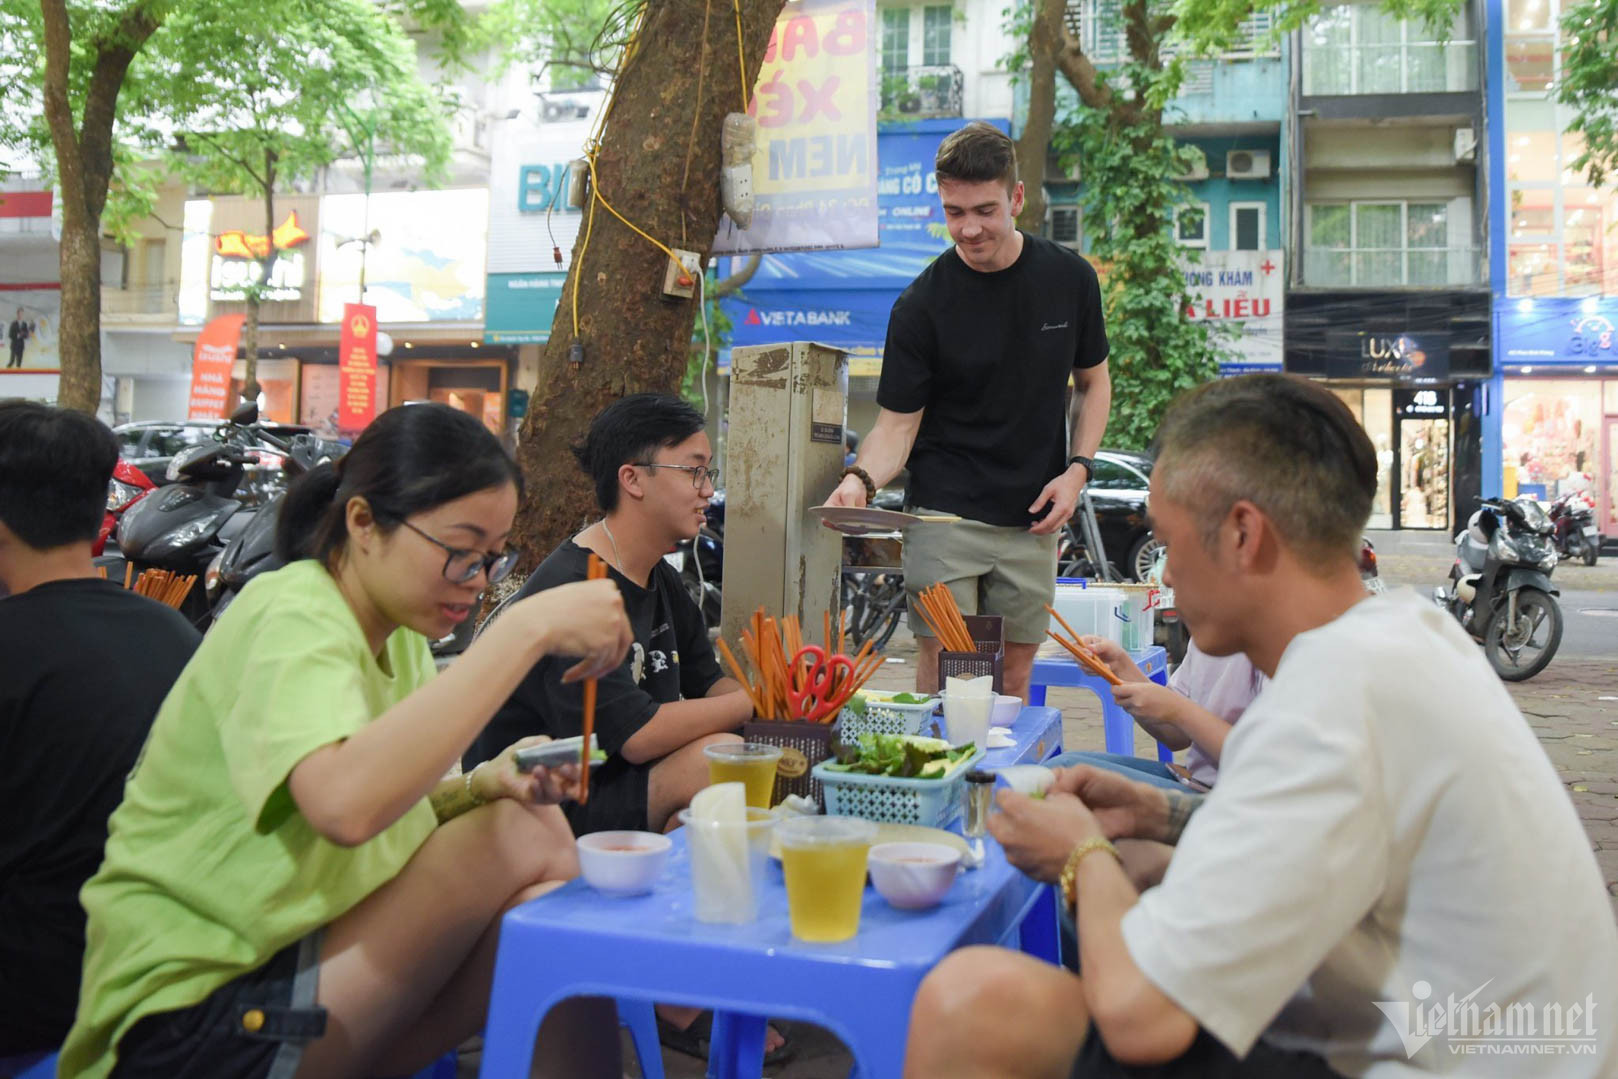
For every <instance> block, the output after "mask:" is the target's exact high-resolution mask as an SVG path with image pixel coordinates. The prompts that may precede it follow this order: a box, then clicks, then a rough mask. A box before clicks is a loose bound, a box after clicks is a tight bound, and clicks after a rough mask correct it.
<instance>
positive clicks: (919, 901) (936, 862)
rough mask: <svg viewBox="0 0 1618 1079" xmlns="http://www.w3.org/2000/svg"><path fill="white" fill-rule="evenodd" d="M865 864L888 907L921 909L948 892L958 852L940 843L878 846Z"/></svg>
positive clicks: (932, 903) (955, 867)
mask: <svg viewBox="0 0 1618 1079" xmlns="http://www.w3.org/2000/svg"><path fill="white" fill-rule="evenodd" d="M866 864H867V865H868V866H870V869H871V883H872V884H874V885H876V890H877V893H878V894H880V895H881V896H882V898H883V899H886V900H887V901H888V903H889V905H890V906H895V907H898V908H899V909H900V910H922V909H924V908H926V907H931V906H934V905H936V904H937V903H938V902H939V901H941V900H942V899H943V898H944V896H945V895H946V894H948V893H949V889H950V885H952V884H954V883H955V871H956V870H957V869H958V868H959V867H960V864H961V852H960V851H958V850H956V849H955V848H954V847H950V846H945V845H944V844H943V843H878V844H877V845H876V846H874V847H872V848H871V853H870V855H869V857H868V858H867V862H866Z"/></svg>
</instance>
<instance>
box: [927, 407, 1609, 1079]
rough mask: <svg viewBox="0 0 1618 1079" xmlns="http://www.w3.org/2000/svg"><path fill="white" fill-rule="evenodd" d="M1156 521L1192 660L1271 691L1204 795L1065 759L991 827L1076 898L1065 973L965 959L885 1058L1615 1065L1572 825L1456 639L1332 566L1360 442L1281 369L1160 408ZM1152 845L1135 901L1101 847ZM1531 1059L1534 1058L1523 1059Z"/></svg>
mask: <svg viewBox="0 0 1618 1079" xmlns="http://www.w3.org/2000/svg"><path fill="white" fill-rule="evenodd" d="M1159 447H1160V449H1159V457H1158V464H1157V466H1156V468H1155V469H1154V471H1153V476H1152V515H1153V517H1154V519H1155V522H1154V528H1155V531H1156V533H1157V535H1158V536H1160V537H1162V538H1163V539H1164V540H1165V542H1166V543H1167V545H1168V550H1169V555H1168V580H1169V581H1170V582H1171V583H1172V584H1173V586H1174V588H1175V595H1176V600H1177V602H1178V603H1179V606H1180V608H1181V609H1182V611H1184V612H1185V614H1186V617H1187V619H1188V621H1189V622H1190V623H1191V624H1193V625H1195V626H1196V627H1197V640H1198V642H1199V644H1200V645H1201V647H1202V648H1203V649H1204V650H1205V651H1207V652H1208V653H1209V654H1210V655H1216V656H1218V655H1230V654H1234V653H1236V652H1243V653H1245V654H1246V655H1247V656H1248V657H1249V658H1250V659H1251V660H1252V662H1253V664H1254V666H1256V667H1257V668H1258V669H1259V670H1261V671H1263V672H1264V673H1265V674H1266V675H1268V676H1270V677H1271V679H1272V681H1271V682H1270V684H1269V686H1268V687H1267V688H1266V689H1265V691H1264V694H1263V696H1262V697H1261V698H1259V700H1257V701H1256V702H1254V704H1253V705H1252V707H1251V708H1249V709H1248V711H1247V712H1246V714H1245V715H1244V716H1243V717H1242V721H1241V723H1239V724H1237V726H1236V727H1235V728H1234V729H1233V730H1232V731H1231V732H1230V736H1229V738H1228V739H1227V740H1226V742H1225V745H1224V751H1223V754H1222V758H1221V761H1220V770H1219V783H1218V785H1217V786H1216V787H1215V788H1214V790H1213V792H1212V793H1211V794H1209V795H1207V796H1206V798H1202V799H1199V798H1197V797H1196V796H1193V795H1189V794H1185V793H1181V792H1177V791H1171V790H1164V789H1161V788H1155V787H1150V786H1147V785H1145V784H1140V783H1133V782H1131V781H1129V780H1127V779H1124V778H1123V777H1121V776H1118V775H1116V774H1113V773H1109V772H1103V771H1099V770H1096V769H1090V768H1074V769H1070V770H1068V771H1065V772H1063V773H1062V774H1061V775H1060V776H1059V778H1058V781H1057V784H1056V787H1055V788H1053V791H1052V792H1051V794H1049V795H1048V796H1047V797H1046V798H1045V799H1044V800H1042V801H1034V800H1031V799H1027V798H1024V797H1022V796H1020V795H1013V794H1009V793H1007V794H1002V795H1001V797H1000V806H1001V809H1002V810H1003V812H1002V813H1001V814H999V815H998V816H997V817H996V818H994V820H993V821H992V823H991V829H992V831H993V832H994V834H995V836H996V838H997V839H999V840H1000V842H1001V844H1002V845H1003V846H1004V847H1005V849H1006V853H1007V856H1008V857H1009V858H1010V859H1011V860H1012V862H1014V863H1015V864H1016V865H1018V866H1019V867H1021V868H1022V869H1023V870H1024V871H1025V872H1027V873H1029V874H1030V875H1031V876H1034V877H1036V878H1039V879H1042V880H1047V881H1053V882H1055V881H1061V882H1062V884H1063V885H1064V888H1063V891H1064V896H1065V898H1066V900H1067V902H1069V903H1070V904H1072V903H1075V902H1076V910H1077V914H1076V917H1077V921H1078V930H1079V945H1080V961H1081V970H1082V971H1083V975H1082V978H1081V977H1076V976H1074V975H1072V974H1069V973H1068V972H1066V971H1064V970H1060V969H1057V968H1054V967H1051V966H1048V965H1046V964H1043V963H1040V962H1038V961H1036V960H1033V959H1031V958H1028V957H1026V956H1022V955H1020V954H1017V953H1013V952H1007V951H1002V950H999V949H992V948H977V949H967V950H965V951H962V952H959V953H956V954H955V955H953V956H951V957H950V958H949V959H948V960H946V961H945V962H944V963H943V964H941V965H940V966H939V967H938V969H937V970H935V971H934V972H933V973H932V974H931V975H930V976H929V977H928V979H927V980H926V981H925V982H924V983H923V985H922V987H921V991H920V992H919V993H918V994H917V998H916V1003H915V1008H914V1012H913V1016H912V1022H911V1028H910V1033H909V1043H908V1051H907V1061H906V1075H907V1076H915V1077H920V1076H927V1077H929V1079H936V1077H951V1076H978V1075H981V1076H991V1075H992V1076H995V1077H997V1079H1010V1077H1020V1076H1030V1077H1033V1076H1041V1077H1043V1076H1048V1077H1051V1079H1060V1077H1063V1076H1075V1077H1077V1076H1085V1077H1091V1076H1122V1075H1126V1074H1127V1075H1132V1074H1141V1073H1139V1072H1135V1071H1132V1070H1130V1069H1131V1068H1138V1067H1143V1066H1151V1067H1152V1069H1153V1070H1151V1071H1150V1072H1149V1074H1151V1075H1152V1076H1165V1077H1167V1076H1197V1077H1200V1079H1207V1077H1243V1079H1252V1077H1266V1079H1267V1077H1276V1079H1280V1077H1283V1076H1284V1077H1288V1079H1300V1077H1301V1079H1313V1077H1322V1079H1323V1077H1328V1076H1354V1077H1371V1079H1392V1077H1408V1076H1422V1075H1429V1074H1438V1073H1453V1074H1459V1075H1468V1076H1520V1075H1530V1074H1531V1075H1534V1076H1542V1077H1553V1079H1573V1077H1580V1079H1584V1077H1589V1079H1596V1077H1606V1076H1613V1075H1618V928H1615V926H1614V921H1613V916H1612V910H1611V907H1610V906H1609V904H1608V900H1607V895H1606V890H1605V888H1604V887H1603V885H1602V878H1601V876H1600V872H1599V870H1598V868H1597V866H1596V862H1595V858H1594V856H1593V855H1592V854H1591V851H1590V845H1589V841H1588V840H1587V838H1586V837H1585V834H1584V832H1583V829H1582V828H1581V826H1580V824H1579V820H1578V818H1577V816H1576V815H1575V813H1574V811H1573V807H1572V805H1571V803H1570V802H1569V800H1568V798H1567V795H1566V793H1565V792H1564V791H1563V789H1562V785H1561V783H1560V782H1559V780H1558V779H1557V777H1556V773H1555V771H1554V770H1553V769H1552V767H1551V765H1550V763H1549V761H1547V760H1546V758H1545V755H1544V753H1543V751H1542V750H1541V749H1540V747H1539V744H1538V742H1537V741H1536V740H1535V738H1534V735H1533V733H1532V732H1531V730H1530V729H1529V727H1528V725H1527V723H1526V722H1525V721H1524V719H1523V717H1522V715H1521V713H1520V712H1518V710H1517V708H1516V707H1515V705H1514V704H1513V703H1512V701H1511V698H1510V697H1509V696H1508V695H1507V694H1506V692H1505V690H1504V688H1503V687H1502V686H1501V684H1500V681H1499V679H1498V678H1497V677H1496V676H1495V675H1494V674H1493V672H1492V671H1491V669H1490V667H1489V665H1488V663H1487V661H1486V660H1485V659H1484V658H1483V656H1482V654H1481V653H1480V652H1479V650H1478V648H1477V646H1476V645H1475V644H1473V643H1472V641H1471V640H1470V639H1469V638H1468V637H1467V636H1466V634H1465V633H1463V632H1462V631H1461V630H1460V629H1459V627H1458V626H1456V625H1455V624H1454V623H1453V621H1452V620H1451V619H1449V618H1448V617H1446V616H1445V615H1444V613H1443V612H1442V611H1440V610H1439V609H1438V608H1436V607H1434V606H1433V605H1432V604H1430V603H1425V602H1423V601H1421V600H1420V599H1418V598H1417V597H1416V596H1414V595H1412V594H1410V593H1396V594H1391V595H1387V596H1382V597H1367V596H1366V594H1365V592H1364V589H1363V587H1362V586H1361V584H1360V580H1359V574H1358V571H1357V569H1356V566H1355V554H1356V552H1357V549H1358V544H1359V536H1360V530H1361V529H1362V528H1363V526H1364V523H1365V520H1366V518H1367V516H1368V515H1369V512H1370V506H1371V497H1372V494H1373V493H1374V491H1375V487H1376V459H1375V453H1374V451H1373V449H1372V447H1371V445H1370V442H1369V441H1368V440H1367V439H1366V437H1365V434H1364V432H1363V431H1361V430H1360V428H1359V426H1358V425H1357V424H1356V423H1355V422H1354V420H1353V418H1352V416H1351V415H1350V414H1349V412H1348V410H1347V409H1346V408H1345V407H1344V406H1343V405H1342V403H1341V402H1340V401H1338V399H1337V398H1336V397H1334V396H1333V395H1331V394H1330V393H1329V392H1327V391H1325V390H1323V389H1321V388H1320V387H1318V386H1315V385H1313V384H1311V383H1309V382H1307V381H1305V380H1302V379H1295V378H1291V377H1288V376H1281V375H1254V376H1247V377H1244V378H1236V379H1225V380H1222V381H1219V382H1216V383H1212V384H1209V385H1206V386H1203V387H1200V388H1199V389H1197V390H1195V391H1192V392H1191V393H1190V394H1188V395H1186V396H1185V397H1184V398H1182V399H1181V400H1180V401H1179V402H1178V403H1177V404H1176V405H1175V407H1174V408H1173V409H1171V411H1170V413H1169V415H1168V416H1167V417H1166V418H1165V420H1164V422H1163V426H1162V428H1161V430H1160V432H1159ZM1122 836H1130V837H1137V838H1147V839H1158V840H1163V841H1168V842H1175V841H1178V849H1177V853H1176V854H1175V856H1174V859H1173V861H1172V863H1171V864H1170V866H1169V869H1168V873H1167V875H1166V876H1165V878H1164V880H1163V883H1162V884H1161V885H1159V886H1158V887H1156V888H1154V889H1152V890H1150V891H1148V892H1147V893H1145V894H1144V895H1138V894H1137V893H1136V892H1135V890H1134V888H1133V887H1132V886H1131V885H1130V883H1129V881H1128V879H1127V878H1126V877H1125V875H1124V873H1123V871H1122V869H1121V868H1120V867H1119V864H1118V862H1117V860H1116V859H1115V857H1114V856H1113V855H1112V853H1110V851H1111V848H1110V845H1109V844H1108V843H1107V840H1106V838H1104V837H1122ZM1528 1058H1531V1059H1528Z"/></svg>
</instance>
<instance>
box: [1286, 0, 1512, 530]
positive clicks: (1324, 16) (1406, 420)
mask: <svg viewBox="0 0 1618 1079" xmlns="http://www.w3.org/2000/svg"><path fill="white" fill-rule="evenodd" d="M1482 17H1483V13H1482V10H1481V8H1480V7H1479V6H1477V5H1476V4H1475V3H1474V4H1468V5H1466V6H1464V7H1463V8H1461V9H1460V10H1458V11H1457V12H1456V14H1455V16H1454V21H1453V23H1452V25H1451V26H1450V27H1449V34H1448V37H1447V39H1446V40H1442V41H1439V40H1434V39H1433V35H1432V34H1431V32H1430V31H1429V30H1427V29H1426V28H1425V27H1424V25H1423V24H1422V23H1420V22H1419V21H1413V22H1412V21H1403V20H1400V19H1397V18H1395V17H1393V16H1392V15H1389V14H1388V13H1386V12H1385V11H1383V10H1382V9H1381V8H1380V7H1378V6H1375V5H1371V4H1339V5H1335V6H1331V7H1326V8H1323V9H1322V10H1321V11H1320V12H1319V13H1318V14H1317V15H1316V16H1314V17H1313V18H1312V19H1311V20H1310V22H1309V23H1308V24H1306V25H1305V26H1304V27H1303V28H1302V29H1301V30H1299V31H1298V32H1297V33H1296V34H1295V37H1294V48H1293V54H1292V59H1293V67H1292V73H1291V88H1292V92H1291V99H1292V106H1293V107H1292V113H1293V116H1294V117H1295V118H1296V120H1295V125H1294V130H1293V135H1292V138H1291V139H1290V141H1289V143H1288V152H1289V160H1288V162H1287V167H1288V171H1289V173H1290V174H1291V175H1292V176H1293V178H1294V180H1293V184H1292V187H1291V203H1290V206H1289V207H1288V212H1289V218H1290V222H1291V227H1290V243H1289V250H1290V251H1291V253H1292V256H1293V257H1292V259H1291V260H1290V263H1289V266H1288V290H1287V311H1286V370H1287V371H1289V372H1292V373H1296V374H1302V375H1307V376H1309V377H1311V378H1317V379H1321V380H1323V381H1324V382H1325V383H1326V384H1327V385H1329V386H1330V387H1331V389H1332V390H1333V392H1335V393H1337V395H1338V396H1339V397H1341V398H1342V399H1343V401H1344V402H1345V403H1346V404H1347V405H1348V406H1349V409H1350V410H1351V411H1352V412H1353V413H1354V414H1355V416H1356V418H1357V419H1359V421H1360V423H1361V425H1362V426H1363V427H1364V428H1365V430H1366V433H1367V434H1368V435H1370V437H1371V440H1372V442H1373V444H1374V445H1375V447H1376V451H1377V457H1378V462H1379V465H1380V469H1379V477H1378V485H1377V492H1376V497H1375V501H1374V505H1373V510H1372V515H1371V520H1370V527H1372V528H1415V529H1437V530H1443V531H1445V532H1448V531H1452V530H1454V529H1456V528H1458V527H1460V525H1461V524H1462V523H1464V521H1465V519H1466V516H1467V515H1468V514H1470V513H1471V511H1472V510H1473V509H1474V508H1475V506H1476V500H1477V497H1478V495H1479V494H1480V493H1481V491H1482V484H1483V477H1482V460H1483V427H1484V425H1485V422H1486V419H1487V413H1488V405H1489V397H1488V393H1487V391H1486V389H1485V387H1486V385H1487V384H1488V382H1489V380H1490V377H1491V374H1492V371H1493V360H1492V350H1493V334H1492V328H1491V320H1490V296H1489V286H1488V279H1487V277H1486V273H1485V266H1486V259H1485V251H1486V250H1487V246H1486V245H1487V239H1486V238H1487V235H1488V219H1487V214H1486V209H1485V208H1486V207H1487V205H1488V190H1487V183H1488V176H1487V169H1486V168H1485V167H1484V165H1483V162H1484V161H1485V158H1484V156H1483V154H1482V153H1481V151H1480V144H1479V138H1480V134H1481V133H1482V131H1483V130H1484V124H1483V118H1484V95H1483V83H1482V81H1481V78H1480V64H1479V62H1478V58H1479V55H1480V50H1479V42H1480V41H1481V40H1482V36H1483V33H1482Z"/></svg>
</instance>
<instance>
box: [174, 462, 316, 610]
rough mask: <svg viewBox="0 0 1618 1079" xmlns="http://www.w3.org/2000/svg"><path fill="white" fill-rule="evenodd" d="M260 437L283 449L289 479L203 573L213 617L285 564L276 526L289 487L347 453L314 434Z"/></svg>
mask: <svg viewBox="0 0 1618 1079" xmlns="http://www.w3.org/2000/svg"><path fill="white" fill-rule="evenodd" d="M258 437H259V438H262V439H264V440H265V441H267V442H268V443H269V444H270V445H271V446H274V447H275V448H276V449H278V450H280V451H281V454H282V463H281V471H282V472H283V473H284V475H285V477H286V478H285V481H284V482H283V483H281V484H280V486H279V489H278V490H276V491H275V492H274V493H273V494H271V495H270V496H269V498H268V500H267V501H265V502H264V504H263V505H262V506H260V507H259V509H258V511H257V512H255V513H253V515H252V517H251V519H250V520H249V521H248V523H247V525H246V527H244V528H243V529H242V530H241V531H240V532H238V533H237V534H236V536H235V537H234V538H233V539H231V540H230V542H229V543H226V544H225V545H224V547H222V548H221V549H220V551H219V553H218V554H217V555H215V556H214V559H213V561H212V562H210V563H209V564H208V568H207V570H206V571H205V573H204V574H203V591H204V592H205V593H206V594H207V597H208V608H209V617H210V620H217V619H218V618H219V616H220V615H221V614H224V613H225V608H226V607H228V606H230V604H231V601H232V600H234V599H235V598H236V596H237V595H239V594H240V593H241V590H242V588H243V587H245V586H246V584H247V582H248V581H250V580H252V579H253V578H254V577H256V576H258V575H259V574H260V573H266V572H268V571H270V570H273V569H279V568H281V566H282V565H284V564H285V563H284V562H283V561H282V560H281V559H280V558H278V557H276V554H275V526H276V522H277V521H278V520H279V519H280V516H281V514H280V509H281V500H282V499H283V498H284V497H285V496H286V489H287V487H288V486H289V485H290V484H291V481H292V480H294V479H296V478H297V477H299V476H301V475H303V474H304V473H305V472H308V471H309V470H310V469H312V468H314V467H315V466H317V465H319V464H321V463H323V462H325V461H333V460H336V459H337V458H338V457H340V456H342V454H343V452H344V451H343V447H342V445H340V444H338V443H334V442H327V441H325V440H324V439H320V438H316V437H314V436H313V435H305V434H299V435H294V436H293V437H292V438H291V439H290V440H288V441H285V442H283V441H282V440H281V439H279V438H277V437H276V436H274V435H271V434H268V433H266V432H263V431H260V432H258Z"/></svg>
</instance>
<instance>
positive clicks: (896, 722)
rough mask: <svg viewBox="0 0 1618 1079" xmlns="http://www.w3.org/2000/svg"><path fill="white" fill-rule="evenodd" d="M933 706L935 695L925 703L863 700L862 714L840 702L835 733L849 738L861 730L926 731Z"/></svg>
mask: <svg viewBox="0 0 1618 1079" xmlns="http://www.w3.org/2000/svg"><path fill="white" fill-rule="evenodd" d="M937 709H938V698H937V697H934V698H932V699H931V700H929V701H927V702H926V703H925V704H899V703H897V702H895V701H872V700H867V701H866V702H865V713H864V714H863V715H862V714H860V713H858V712H856V711H854V710H853V709H852V708H850V707H848V706H847V705H844V706H843V710H842V711H841V712H840V713H838V716H837V726H838V731H839V734H838V737H839V738H841V739H842V740H843V741H845V742H853V741H854V740H855V739H857V738H858V737H859V736H860V735H862V734H927V733H928V731H927V727H928V725H929V724H930V723H931V722H932V719H933V713H934V712H935V711H937Z"/></svg>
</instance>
